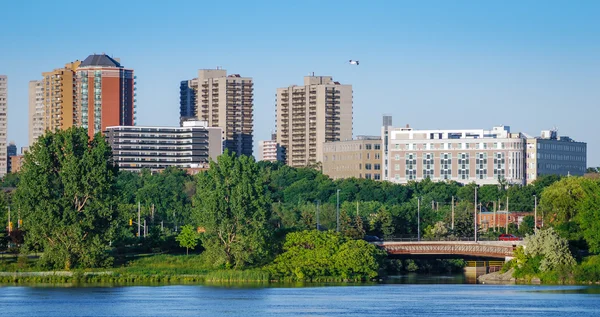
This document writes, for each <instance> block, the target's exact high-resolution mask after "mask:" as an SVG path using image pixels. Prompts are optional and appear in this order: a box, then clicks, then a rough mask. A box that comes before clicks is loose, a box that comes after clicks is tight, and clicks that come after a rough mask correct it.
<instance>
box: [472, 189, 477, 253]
mask: <svg viewBox="0 0 600 317" xmlns="http://www.w3.org/2000/svg"><path fill="white" fill-rule="evenodd" d="M473 215H474V217H473V223H474V225H473V226H474V228H475V242H477V186H475V211H474V212H473Z"/></svg>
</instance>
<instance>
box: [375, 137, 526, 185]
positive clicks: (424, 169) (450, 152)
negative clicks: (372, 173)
mask: <svg viewBox="0 0 600 317" xmlns="http://www.w3.org/2000/svg"><path fill="white" fill-rule="evenodd" d="M386 132H387V137H386ZM382 138H383V139H384V144H383V149H382V159H381V164H382V166H383V171H384V173H383V174H384V179H385V175H386V174H387V175H388V177H387V180H389V181H391V182H394V183H406V182H408V181H411V180H414V181H419V180H423V179H425V178H430V179H431V180H433V181H444V180H454V181H457V182H459V183H464V184H467V183H471V182H475V183H477V184H479V185H485V184H498V182H499V180H502V181H507V182H508V183H511V184H524V183H525V169H524V166H525V140H526V138H525V136H524V135H523V134H522V133H511V132H510V127H508V126H500V127H494V128H493V129H492V130H489V131H486V130H415V129H412V128H410V127H408V126H407V127H406V128H394V127H388V126H384V127H382ZM386 149H387V156H386V155H385V151H386Z"/></svg>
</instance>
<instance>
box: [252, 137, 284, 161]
mask: <svg viewBox="0 0 600 317" xmlns="http://www.w3.org/2000/svg"><path fill="white" fill-rule="evenodd" d="M258 160H259V161H269V162H285V150H284V149H283V147H281V146H280V145H279V144H278V143H277V141H276V140H275V135H273V136H272V137H271V140H263V141H259V143H258Z"/></svg>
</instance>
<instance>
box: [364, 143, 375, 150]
mask: <svg viewBox="0 0 600 317" xmlns="http://www.w3.org/2000/svg"><path fill="white" fill-rule="evenodd" d="M372 147H373V145H372V144H365V149H366V150H371V149H372Z"/></svg>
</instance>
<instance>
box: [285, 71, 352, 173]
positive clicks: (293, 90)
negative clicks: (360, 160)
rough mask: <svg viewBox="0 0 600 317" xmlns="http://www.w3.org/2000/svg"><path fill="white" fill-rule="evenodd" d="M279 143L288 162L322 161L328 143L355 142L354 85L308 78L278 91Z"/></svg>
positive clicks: (321, 77)
mask: <svg viewBox="0 0 600 317" xmlns="http://www.w3.org/2000/svg"><path fill="white" fill-rule="evenodd" d="M276 97H277V105H276V127H277V143H279V145H281V146H282V147H283V148H284V149H285V153H286V163H287V164H288V165H290V166H294V167H302V166H308V165H312V164H315V163H317V162H323V146H324V143H326V142H335V141H347V140H352V86H351V85H342V84H340V83H339V82H335V81H333V78H332V77H331V76H306V77H304V86H296V85H292V86H289V87H286V88H278V89H277V95H276Z"/></svg>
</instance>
